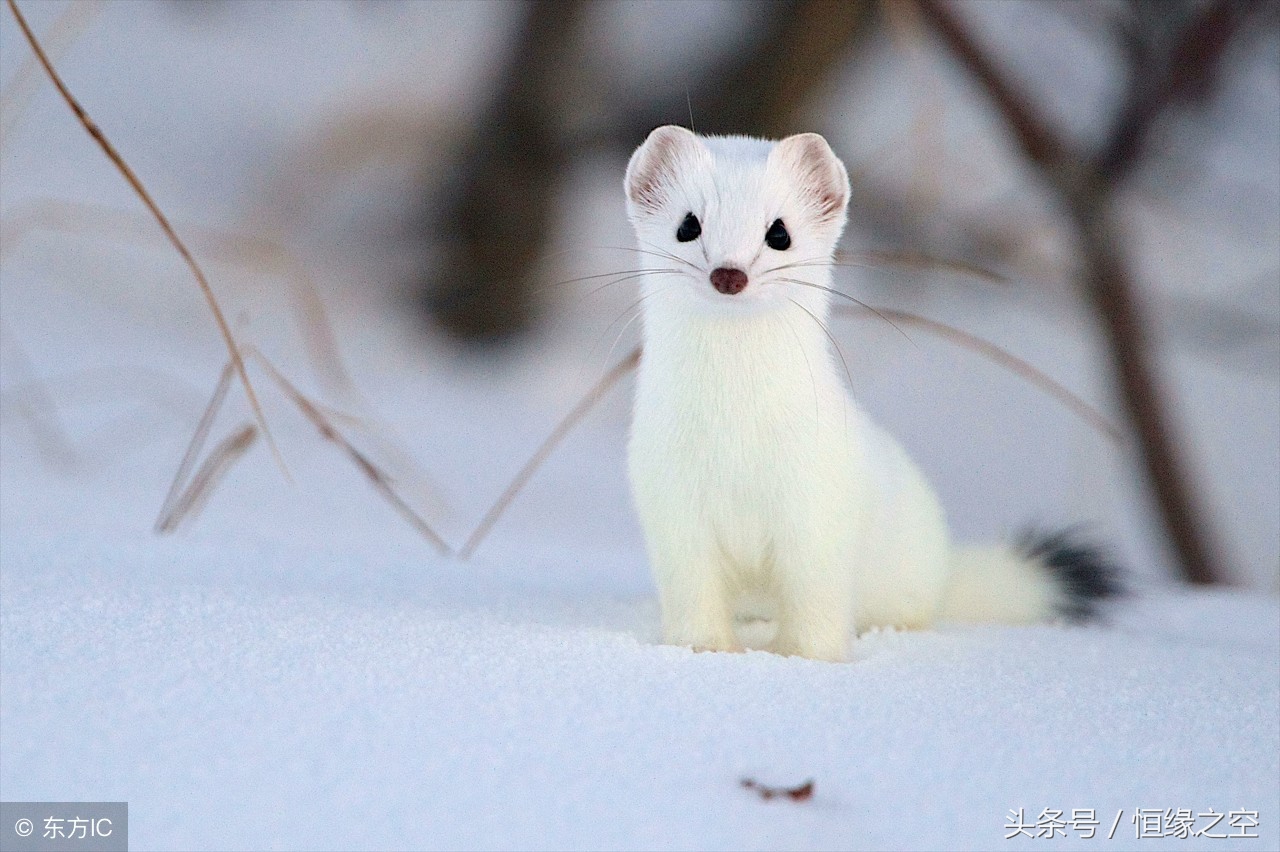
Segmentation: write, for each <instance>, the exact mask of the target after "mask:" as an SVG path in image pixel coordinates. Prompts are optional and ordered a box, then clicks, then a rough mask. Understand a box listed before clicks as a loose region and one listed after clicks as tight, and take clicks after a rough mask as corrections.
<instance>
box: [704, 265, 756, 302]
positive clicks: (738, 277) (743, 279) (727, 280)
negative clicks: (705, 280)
mask: <svg viewBox="0 0 1280 852" xmlns="http://www.w3.org/2000/svg"><path fill="white" fill-rule="evenodd" d="M711 286H712V287H715V288H716V289H717V290H719V291H720V292H721V293H724V294H725V295H726V296H736V295H738V294H739V293H741V292H742V291H743V290H745V289H746V288H747V273H745V272H743V271H742V270H741V269H730V268H729V267H727V266H721V267H720V268H719V269H713V270H712V271H711Z"/></svg>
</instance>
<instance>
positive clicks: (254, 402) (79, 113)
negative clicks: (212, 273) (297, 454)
mask: <svg viewBox="0 0 1280 852" xmlns="http://www.w3.org/2000/svg"><path fill="white" fill-rule="evenodd" d="M8 3H9V10H10V11H11V12H13V16H14V18H15V19H17V21H18V26H19V27H20V28H21V29H22V34H23V36H24V37H25V38H26V40H27V43H28V44H29V45H31V50H32V51H33V52H34V53H35V54H36V58H37V59H39V60H40V64H41V66H43V68H44V70H45V73H46V74H48V75H49V79H50V81H52V83H53V85H54V87H55V88H56V89H57V90H58V94H59V95H61V96H62V100H63V101H65V102H66V104H67V106H68V107H70V109H71V111H72V112H73V113H74V114H75V116H76V118H77V119H78V120H79V121H80V124H81V126H82V127H84V129H85V131H86V132H87V133H88V134H89V135H90V136H91V137H92V138H93V140H94V141H95V142H97V143H98V147H100V148H101V149H102V151H103V153H105V154H106V155H107V158H108V159H109V160H111V162H112V164H114V165H115V167H116V170H117V171H119V172H120V174H121V175H123V176H124V179H125V181H126V182H128V184H129V186H130V187H131V188H132V189H133V191H134V192H135V193H136V194H137V196H138V197H139V198H140V199H142V203H143V204H145V205H146V206H147V209H148V210H150V211H151V215H152V216H154V217H155V220H156V223H157V224H159V225H160V229H161V230H162V231H164V233H165V236H166V237H168V238H169V242H170V243H172V244H173V247H174V248H175V249H177V251H178V254H179V255H181V256H182V259H183V260H184V261H185V262H186V264H187V267H188V268H189V269H190V270H191V273H192V275H194V276H195V279H196V283H197V284H198V285H199V286H200V292H201V293H203V294H204V297H205V301H206V302H207V303H208V305H209V309H210V311H212V312H213V319H214V322H215V323H216V324H217V326H218V331H219V333H220V334H221V335H222V339H223V342H224V343H225V344H226V346H227V351H228V352H229V353H230V354H231V363H232V364H233V365H234V366H235V371H236V373H237V374H238V375H239V377H240V383H241V384H242V385H243V386H244V391H245V395H246V396H247V397H248V398H249V405H250V407H251V408H252V409H253V415H254V417H255V418H256V419H257V421H258V425H259V426H260V427H261V429H262V434H263V435H265V436H266V439H267V443H268V444H269V445H270V446H271V453H272V455H274V456H275V459H276V463H277V464H278V465H279V466H280V470H281V471H282V472H283V473H284V475H285V477H286V478H288V476H289V472H288V468H287V467H286V466H285V463H284V456H282V455H281V454H280V449H279V448H278V447H277V446H276V442H275V439H273V438H272V437H271V430H270V429H268V428H267V419H266V417H265V415H264V414H263V412H262V406H261V405H259V404H258V396H257V394H256V393H255V392H254V390H253V384H252V383H251V382H250V381H249V373H248V372H247V371H246V370H245V367H244V359H243V358H241V356H240V347H239V345H238V344H237V343H236V339H235V335H233V334H232V332H231V326H230V325H229V324H228V323H227V318H226V316H225V315H224V314H223V312H222V307H221V306H220V305H219V304H218V300H217V298H216V297H215V296H214V294H213V288H212V287H211V286H210V285H209V281H208V279H206V278H205V275H204V272H203V270H201V268H200V265H199V264H198V263H196V259H195V257H194V256H193V255H192V254H191V252H190V251H188V249H187V246H186V244H185V243H183V242H182V240H181V239H180V238H179V237H178V234H177V232H175V231H174V229H173V226H171V225H170V224H169V220H168V218H167V217H166V216H165V215H164V213H163V212H162V211H161V210H160V207H159V206H158V205H157V204H156V203H155V201H154V200H153V199H152V198H151V194H150V193H148V192H147V190H146V187H144V186H143V185H142V181H141V180H140V179H139V178H138V176H137V175H136V174H134V171H133V169H132V168H130V167H129V164H128V163H126V162H125V161H124V158H123V157H122V156H120V153H119V152H118V151H116V149H115V147H114V146H113V145H112V144H111V142H109V141H108V140H107V137H106V135H105V134H104V133H103V132H102V130H101V129H100V128H99V127H98V125H97V124H96V123H95V122H94V121H93V119H91V118H90V117H89V114H88V113H87V112H85V110H84V107H82V106H81V105H80V102H79V101H77V100H76V99H75V97H74V96H73V95H72V94H71V91H70V90H69V89H68V88H67V86H66V84H65V83H63V82H62V78H61V77H60V76H58V72H57V71H55V70H54V67H53V63H52V62H50V61H49V57H48V56H47V55H45V52H44V48H42V47H41V46H40V42H39V40H37V39H36V36H35V33H33V32H32V31H31V27H30V26H28V25H27V20H26V18H24V17H23V16H22V12H21V11H19V9H18V4H17V3H16V2H15V0H8Z"/></svg>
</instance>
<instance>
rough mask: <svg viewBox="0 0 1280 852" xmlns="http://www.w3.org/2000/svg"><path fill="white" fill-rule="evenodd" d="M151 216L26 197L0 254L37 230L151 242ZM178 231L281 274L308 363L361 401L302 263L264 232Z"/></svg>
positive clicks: (0, 241) (213, 250) (209, 250)
mask: <svg viewBox="0 0 1280 852" xmlns="http://www.w3.org/2000/svg"><path fill="white" fill-rule="evenodd" d="M151 221H152V220H151V219H149V218H144V217H143V216H141V215H139V214H135V213H133V212H131V211H127V210H116V209H114V208H111V207H106V206H104V205H99V204H90V203H85V202H70V201H61V200H53V199H46V200H39V201H33V202H28V203H26V204H23V205H21V206H19V207H18V208H17V210H16V211H15V212H14V213H12V214H10V215H9V216H6V217H5V218H4V219H3V220H0V257H2V256H4V255H6V254H7V253H8V252H10V251H11V250H13V249H14V248H16V247H17V245H18V244H19V243H20V242H22V240H23V239H25V238H26V236H27V235H28V234H30V233H31V232H32V231H37V230H43V231H55V232H58V233H67V234H85V233H88V234H94V235H97V236H103V237H109V238H111V239H120V240H132V241H146V242H152V241H154V240H155V238H156V235H155V234H154V232H153V231H151V230H147V229H146V227H145V226H148V225H150V224H151ZM183 231H184V232H186V233H187V234H188V235H192V234H194V240H193V241H192V242H193V244H195V245H198V246H199V247H200V248H201V250H202V254H204V255H205V256H206V257H208V258H212V259H213V260H216V261H222V262H225V263H231V264H237V265H240V266H245V267H248V268H251V269H256V270H258V271H261V272H265V273H268V274H275V275H279V276H280V277H281V278H283V279H284V280H285V282H286V283H287V284H288V287H289V295H290V298H291V299H292V301H293V309H294V313H295V316H296V317H297V320H298V330H299V334H300V337H301V338H302V342H303V347H304V349H305V350H306V353H307V357H308V360H310V361H311V366H312V369H314V370H315V372H316V375H317V376H319V377H320V379H321V380H322V381H323V382H324V383H325V385H326V387H327V388H328V389H329V390H331V391H334V392H336V393H337V394H339V395H340V396H342V397H343V398H344V399H348V400H351V401H355V402H358V403H360V404H363V402H364V401H363V399H361V398H360V394H359V391H358V390H357V389H356V387H355V383H354V382H352V380H351V376H350V374H349V372H348V371H347V368H346V365H345V363H344V362H343V359H342V355H341V353H340V350H339V348H338V342H337V336H336V335H335V334H334V331H333V324H332V322H331V321H330V319H329V313H328V310H327V309H326V308H325V306H324V300H323V299H321V298H320V293H319V290H318V288H317V287H316V283H315V280H314V279H313V278H312V277H311V273H310V270H309V269H308V268H307V265H306V263H304V262H303V261H302V260H301V259H300V258H298V257H297V256H296V255H294V254H293V253H292V252H290V251H289V250H288V249H287V248H285V247H284V246H282V245H281V244H280V243H278V242H276V241H275V240H272V239H269V238H266V237H261V236H257V235H251V234H242V233H239V232H237V231H230V230H225V229H222V228H211V227H208V226H206V225H183Z"/></svg>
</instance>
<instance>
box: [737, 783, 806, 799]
mask: <svg viewBox="0 0 1280 852" xmlns="http://www.w3.org/2000/svg"><path fill="white" fill-rule="evenodd" d="M738 784H739V785H741V786H742V788H743V789H744V790H754V791H755V792H756V795H758V796H759V797H760V798H762V799H764V800H765V801H766V802H767V801H769V800H770V799H779V798H787V799H790V800H791V801H793V802H807V801H809V800H810V799H812V798H813V779H812V778H810V779H809V780H808V781H806V782H804V783H803V784H797V785H796V786H794V787H770V786H768V785H766V784H761V783H760V782H759V781H757V780H756V779H754V778H743V779H742V780H740V781H739V782H738Z"/></svg>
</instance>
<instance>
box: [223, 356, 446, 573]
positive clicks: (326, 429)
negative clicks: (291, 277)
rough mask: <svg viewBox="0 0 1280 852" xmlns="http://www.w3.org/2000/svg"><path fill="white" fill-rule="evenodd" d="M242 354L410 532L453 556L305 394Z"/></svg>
mask: <svg viewBox="0 0 1280 852" xmlns="http://www.w3.org/2000/svg"><path fill="white" fill-rule="evenodd" d="M246 354H247V355H248V356H249V357H251V358H253V359H254V360H256V361H257V362H258V363H259V364H261V365H262V368H263V369H264V370H266V371H267V375H268V376H270V377H271V379H272V381H274V382H275V383H276V385H277V386H279V388H280V389H281V390H282V391H284V394H285V396H287V397H288V398H289V399H290V401H292V402H293V404H294V405H295V406H297V408H298V410H299V411H301V412H302V415H303V416H304V417H306V418H307V419H308V420H310V421H311V423H312V425H313V426H315V427H316V429H317V430H318V431H319V432H320V435H321V436H322V437H323V438H324V439H325V440H326V441H329V442H330V443H332V444H336V445H337V446H338V447H339V448H340V449H341V450H342V451H343V452H344V453H346V455H347V457H348V458H349V459H351V461H352V463H353V464H355V466H356V468H358V469H359V470H360V472H361V473H362V474H364V476H365V478H366V479H368V480H369V482H370V483H371V484H372V485H373V487H374V490H376V491H377V492H378V493H379V494H380V495H382V498H383V499H384V500H386V501H387V502H388V503H390V504H391V506H392V507H393V508H394V509H395V510H396V511H397V512H398V513H400V515H401V517H403V518H404V519H405V520H407V521H408V522H409V523H410V524H411V525H412V526H413V528H414V529H416V530H417V531H418V532H419V533H420V534H421V535H422V536H423V538H425V539H427V541H429V542H431V544H432V545H433V546H434V547H435V548H436V550H438V551H439V552H440V553H441V554H442V555H444V556H449V555H451V554H452V553H453V549H452V548H451V547H449V545H448V544H447V543H445V540H444V539H443V538H441V537H440V534H439V533H437V532H436V531H435V530H434V529H433V528H432V527H431V525H430V524H428V523H427V522H426V520H424V519H423V518H422V516H421V515H419V514H418V513H417V512H415V511H414V510H413V507H412V506H410V505H409V504H408V502H406V501H405V499H404V498H403V497H401V496H400V495H399V494H398V493H397V492H396V490H395V488H394V487H393V485H392V482H393V480H392V478H391V476H390V475H388V474H387V473H386V472H385V471H384V470H382V468H380V467H378V466H377V465H376V464H374V463H373V461H371V460H370V459H369V457H368V456H366V455H365V454H364V453H362V452H360V451H359V450H358V449H356V448H355V446H353V445H352V443H351V442H350V441H348V440H347V438H346V436H344V435H343V434H342V432H340V431H339V430H338V428H337V427H336V426H334V425H333V421H332V420H330V419H329V418H328V417H327V416H326V415H325V414H324V412H323V411H322V410H321V408H320V406H319V405H318V404H316V403H314V402H312V401H311V400H310V399H308V398H307V396H306V395H305V394H303V393H302V391H300V390H298V388H297V387H295V386H294V384H293V383H292V382H290V381H289V380H288V379H287V378H285V376H284V374H283V373H281V372H280V371H279V370H277V369H276V367H275V365H274V364H272V363H271V362H270V361H269V360H268V359H267V357H266V356H265V355H263V354H262V353H261V352H258V351H257V350H255V349H252V348H250V349H247V350H246Z"/></svg>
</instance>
